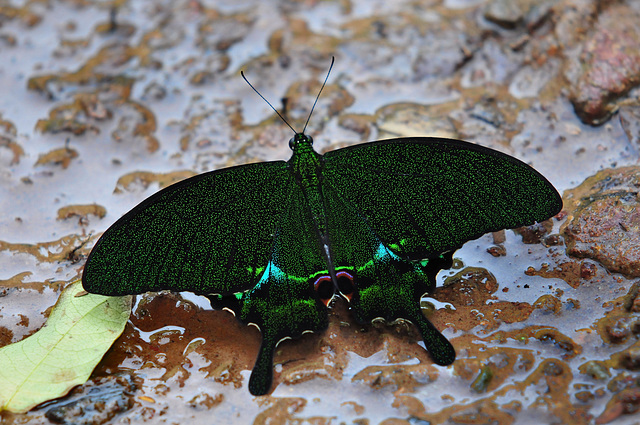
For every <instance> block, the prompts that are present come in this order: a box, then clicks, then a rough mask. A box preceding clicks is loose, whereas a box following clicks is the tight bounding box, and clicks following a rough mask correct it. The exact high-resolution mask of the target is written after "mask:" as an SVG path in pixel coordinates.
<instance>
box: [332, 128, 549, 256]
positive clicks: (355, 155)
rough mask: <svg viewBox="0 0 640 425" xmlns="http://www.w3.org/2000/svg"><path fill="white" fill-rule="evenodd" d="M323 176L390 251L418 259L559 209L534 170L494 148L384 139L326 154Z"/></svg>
mask: <svg viewBox="0 0 640 425" xmlns="http://www.w3.org/2000/svg"><path fill="white" fill-rule="evenodd" d="M323 160H324V169H323V175H324V177H325V178H326V179H327V180H328V181H329V182H330V183H331V185H332V186H333V187H334V188H335V190H336V191H337V192H338V194H339V195H340V197H341V198H343V199H344V200H345V202H347V203H349V204H350V205H353V206H354V208H355V209H356V210H357V211H358V213H359V214H360V215H361V216H362V217H364V219H365V220H366V222H367V223H368V225H369V226H370V227H371V228H372V229H373V230H374V231H375V232H376V234H377V235H378V237H380V239H381V240H382V241H383V242H384V243H385V244H386V245H387V246H390V245H392V244H394V245H396V248H395V249H394V252H395V253H396V254H398V255H400V256H402V257H405V258H411V259H422V258H426V257H431V256H434V255H439V254H440V253H442V252H445V251H448V250H451V249H455V248H458V247H459V246H460V245H461V244H462V243H464V242H466V241H468V240H471V239H474V238H477V237H479V236H481V235H482V234H484V233H487V232H490V231H496V230H501V229H509V228H514V227H519V226H524V225H529V224H533V223H535V222H536V221H542V220H546V219H547V218H549V217H550V216H553V215H554V214H557V213H558V212H559V211H560V209H561V208H562V200H561V198H560V196H559V195H558V193H557V191H556V190H555V189H554V188H553V186H552V185H551V184H550V183H549V182H548V181H547V180H546V179H545V178H544V177H543V176H542V175H541V174H539V173H538V172H537V171H535V170H533V169H532V168H531V167H529V166H528V165H526V164H524V163H522V162H521V161H519V160H517V159H515V158H512V157H510V156H508V155H505V154H502V153H500V152H497V151H494V150H491V149H487V148H484V147H481V146H478V145H474V144H471V143H467V142H463V141H458V140H451V139H439V138H405V139H391V140H382V141H378V142H372V143H365V144H361V145H355V146H352V147H348V148H344V149H338V150H335V151H331V152H328V153H326V154H325V155H324V156H323Z"/></svg>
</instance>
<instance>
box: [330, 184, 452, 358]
mask: <svg viewBox="0 0 640 425" xmlns="http://www.w3.org/2000/svg"><path fill="white" fill-rule="evenodd" d="M322 192H323V195H324V197H325V201H326V205H327V208H326V211H327V229H328V239H329V242H330V247H331V249H330V251H331V257H332V259H333V262H334V264H335V266H336V268H337V269H338V270H340V269H344V270H346V272H347V273H349V275H350V276H351V277H352V279H353V281H352V286H351V287H348V286H347V285H342V286H341V285H339V287H341V292H342V295H343V296H344V297H345V298H346V299H348V300H349V302H350V307H351V311H352V314H353V315H354V317H355V318H356V320H358V321H359V322H361V323H367V322H371V321H372V320H373V319H375V318H378V317H382V318H384V319H386V320H389V321H392V320H395V319H400V318H401V319H407V320H410V321H411V322H413V323H414V324H415V325H416V326H417V327H418V329H419V330H420V332H421V334H422V337H423V340H424V342H425V347H426V348H427V350H428V351H429V353H430V355H431V357H432V358H433V360H434V361H435V362H436V363H437V364H440V365H447V364H450V363H452V362H453V361H454V359H455V350H454V348H453V346H452V345H451V343H450V342H449V341H448V340H447V339H446V338H445V337H444V336H443V335H442V334H441V333H440V332H439V331H438V330H437V329H436V328H435V327H434V326H433V325H432V324H431V323H430V322H429V321H428V320H427V319H426V318H425V317H424V315H423V314H422V311H421V309H420V297H421V296H422V294H424V293H425V292H427V291H429V290H432V289H433V288H434V287H435V273H437V270H431V267H432V266H431V265H430V264H428V261H429V260H426V261H424V262H421V261H414V260H408V259H404V258H400V257H399V256H398V255H396V254H394V253H393V252H392V251H391V250H390V249H389V248H388V247H386V246H385V245H384V244H383V243H382V241H381V240H380V238H379V237H378V236H377V234H376V232H375V231H374V230H373V229H372V228H371V227H370V226H369V224H368V223H367V221H366V220H365V218H364V217H363V216H362V215H360V214H359V213H358V211H357V210H356V209H355V208H354V206H353V205H351V204H349V202H348V201H346V200H345V199H343V198H342V197H340V195H338V193H337V192H336V191H335V189H334V188H333V187H332V185H331V182H330V181H326V183H325V184H324V186H323V191H322ZM433 262H434V263H436V262H437V261H436V259H435V258H434V260H433Z"/></svg>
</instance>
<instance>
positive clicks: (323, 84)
mask: <svg viewBox="0 0 640 425" xmlns="http://www.w3.org/2000/svg"><path fill="white" fill-rule="evenodd" d="M335 61H336V58H335V57H334V56H331V65H329V70H328V71H327V76H326V77H325V78H324V83H322V87H320V91H319V92H318V95H317V96H316V101H315V102H313V106H312V107H311V112H309V116H308V117H307V122H306V123H304V128H303V129H302V134H304V132H305V130H306V129H307V124H309V120H310V119H311V114H313V110H314V109H315V107H316V103H318V99H320V93H322V89H324V86H325V85H326V84H327V80H328V79H329V74H331V68H333V63H334V62H335Z"/></svg>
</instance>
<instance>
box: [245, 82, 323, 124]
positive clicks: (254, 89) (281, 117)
mask: <svg viewBox="0 0 640 425" xmlns="http://www.w3.org/2000/svg"><path fill="white" fill-rule="evenodd" d="M240 75H242V78H244V81H246V82H247V84H249V87H251V88H252V89H253V91H254V92H256V93H258V96H260V97H261V98H262V100H264V101H265V102H267V105H269V106H270V107H271V109H273V111H274V112H275V113H276V114H278V116H279V117H280V119H281V120H282V121H284V123H285V124H286V125H288V126H289V128H290V129H291V131H293V132H294V133H295V134H298V132H297V131H295V130H294V129H293V127H291V124H289V123H288V122H287V120H285V119H284V117H283V116H282V115H281V114H280V112H278V110H277V109H276V108H274V107H273V105H272V104H271V103H269V101H268V100H267V99H265V98H264V96H263V95H261V94H260V92H259V91H258V90H257V89H256V88H255V87H253V85H252V84H251V83H250V82H249V80H247V77H245V76H244V72H242V71H240ZM320 91H322V90H320ZM305 128H306V126H305Z"/></svg>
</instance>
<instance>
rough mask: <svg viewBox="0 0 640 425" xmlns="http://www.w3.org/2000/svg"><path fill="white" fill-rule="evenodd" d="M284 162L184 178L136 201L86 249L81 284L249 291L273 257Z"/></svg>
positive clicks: (94, 288) (116, 291) (285, 186)
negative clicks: (87, 253)
mask: <svg viewBox="0 0 640 425" xmlns="http://www.w3.org/2000/svg"><path fill="white" fill-rule="evenodd" d="M286 167H287V165H286V163H285V162H283V161H276V162H264V163H258V164H250V165H243V166H238V167H233V168H227V169H223V170H219V171H213V172H209V173H205V174H200V175H197V176H195V177H192V178H190V179H187V180H183V181H181V182H179V183H176V184H174V185H172V186H169V187H168V188H166V189H163V190H161V191H160V192H158V193H156V194H155V195H153V196H151V197H150V198H148V199H147V200H145V201H144V202H143V203H141V204H140V205H138V206H136V207H135V208H134V209H132V210H131V211H130V212H128V213H127V214H126V215H124V216H123V217H122V218H121V219H120V220H118V221H117V222H116V223H115V224H114V225H113V226H112V227H111V228H109V229H108V230H107V231H106V232H105V233H104V234H103V235H102V237H101V238H100V240H99V241H98V242H97V243H96V245H95V247H94V248H93V250H92V251H91V254H90V255H89V258H88V260H87V264H86V266H85V271H84V274H83V285H84V288H85V289H86V290H87V291H89V292H93V293H101V294H105V295H124V294H138V293H141V292H146V291H159V290H162V289H170V290H174V291H191V292H195V293H198V294H208V293H220V294H229V293H233V292H237V291H244V290H247V289H250V288H251V287H252V286H253V285H254V284H255V283H256V282H257V279H258V278H259V276H260V275H261V274H262V273H263V271H264V268H265V266H266V265H267V263H268V261H269V258H270V256H271V250H272V248H273V243H274V234H275V230H276V227H277V224H278V221H279V220H281V216H282V213H283V211H285V209H287V208H289V206H288V205H286V204H285V203H283V201H282V200H283V198H285V194H287V193H289V192H290V188H291V187H292V186H293V185H294V183H293V178H292V176H291V173H290V172H288V171H287V168H286Z"/></svg>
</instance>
